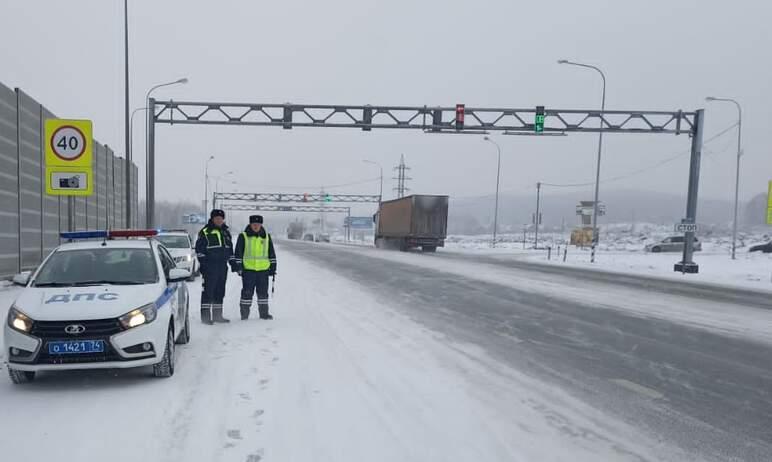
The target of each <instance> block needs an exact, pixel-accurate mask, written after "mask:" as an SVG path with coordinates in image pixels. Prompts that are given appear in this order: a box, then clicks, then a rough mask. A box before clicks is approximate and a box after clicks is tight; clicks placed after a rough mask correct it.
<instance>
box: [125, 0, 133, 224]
mask: <svg viewBox="0 0 772 462" xmlns="http://www.w3.org/2000/svg"><path fill="white" fill-rule="evenodd" d="M123 32H124V44H123V46H124V74H125V75H124V80H125V81H124V85H125V92H124V93H125V94H124V98H125V100H124V112H125V113H124V118H125V119H126V120H125V127H124V130H125V131H126V145H125V149H126V188H125V190H126V212H125V215H126V228H131V203H132V200H131V199H132V191H131V190H132V186H133V185H132V181H131V172H132V171H133V169H132V168H131V146H130V145H131V133H130V132H131V127H130V126H129V125H130V122H129V119H130V116H129V1H128V0H123Z"/></svg>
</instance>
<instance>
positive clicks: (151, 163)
mask: <svg viewBox="0 0 772 462" xmlns="http://www.w3.org/2000/svg"><path fill="white" fill-rule="evenodd" d="M185 83H188V79H187V77H183V78H181V79H177V80H175V81H173V82H166V83H160V84H158V85H155V86H153V87H151V88H150V90H148V91H147V94H146V95H145V107H147V131H145V156H147V167H146V173H145V174H146V178H145V184H146V185H147V190H146V196H147V197H146V198H145V214H146V215H147V217H146V218H145V219H146V221H147V227H148V228H149V229H152V228H154V227H155V226H154V223H155V192H154V191H155V187H154V186H155V185H154V184H153V182H154V181H155V156H152V157H151V156H150V138H149V137H148V136H147V134H148V133H149V132H150V125H151V124H152V123H153V116H154V114H153V112H154V111H155V107H151V106H150V94H151V93H153V91H155V90H156V89H158V88H161V87H168V86H169V85H178V84H185ZM151 186H152V187H151Z"/></svg>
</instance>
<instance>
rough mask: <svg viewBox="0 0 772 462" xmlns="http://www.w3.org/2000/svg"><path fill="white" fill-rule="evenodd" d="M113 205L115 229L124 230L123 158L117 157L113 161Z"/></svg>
mask: <svg viewBox="0 0 772 462" xmlns="http://www.w3.org/2000/svg"><path fill="white" fill-rule="evenodd" d="M113 162H114V164H113V167H114V168H113V172H114V173H113V203H114V204H115V208H114V209H113V210H114V211H115V212H114V213H115V227H116V228H124V227H125V226H126V223H124V222H123V210H124V196H123V183H124V176H123V158H122V157H115V158H114V159H113Z"/></svg>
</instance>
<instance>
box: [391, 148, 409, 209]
mask: <svg viewBox="0 0 772 462" xmlns="http://www.w3.org/2000/svg"><path fill="white" fill-rule="evenodd" d="M394 170H396V171H397V177H396V178H392V180H397V187H396V188H394V191H396V192H397V198H400V197H405V193H406V192H408V191H410V188H408V187H407V186H405V182H406V181H407V180H412V178H410V177H408V176H407V175H406V172H407V170H410V167H408V166H407V165H405V155H404V154H402V156H401V157H400V159H399V165H397V166H396V167H394Z"/></svg>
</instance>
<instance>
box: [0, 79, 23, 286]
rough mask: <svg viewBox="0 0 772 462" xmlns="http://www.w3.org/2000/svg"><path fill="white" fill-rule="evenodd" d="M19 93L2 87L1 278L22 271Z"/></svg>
mask: <svg viewBox="0 0 772 462" xmlns="http://www.w3.org/2000/svg"><path fill="white" fill-rule="evenodd" d="M17 130H18V127H17V122H16V93H14V92H13V90H11V89H10V88H8V87H6V86H5V85H3V84H1V83H0V277H8V276H11V275H13V274H14V273H16V271H18V269H19V175H18V169H19V157H18V156H19V153H18V147H17V146H18V143H17V140H16V136H17V135H16V132H17Z"/></svg>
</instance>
